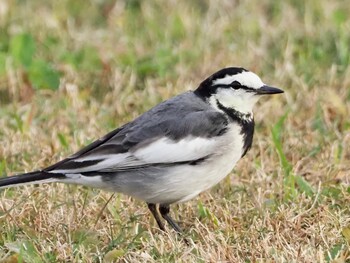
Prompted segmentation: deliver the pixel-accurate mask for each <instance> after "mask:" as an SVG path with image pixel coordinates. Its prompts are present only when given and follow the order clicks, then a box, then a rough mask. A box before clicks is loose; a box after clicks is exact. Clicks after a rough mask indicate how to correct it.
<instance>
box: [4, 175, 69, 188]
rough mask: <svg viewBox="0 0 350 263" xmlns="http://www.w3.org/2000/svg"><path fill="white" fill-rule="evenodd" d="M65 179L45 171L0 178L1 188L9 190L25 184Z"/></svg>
mask: <svg viewBox="0 0 350 263" xmlns="http://www.w3.org/2000/svg"><path fill="white" fill-rule="evenodd" d="M62 177H64V175H63V174H54V173H48V172H45V171H35V172H31V173H26V174H19V175H14V176H9V177H5V178H0V188H7V187H12V186H18V185H23V184H40V183H45V182H47V183H48V182H55V181H57V179H59V178H62Z"/></svg>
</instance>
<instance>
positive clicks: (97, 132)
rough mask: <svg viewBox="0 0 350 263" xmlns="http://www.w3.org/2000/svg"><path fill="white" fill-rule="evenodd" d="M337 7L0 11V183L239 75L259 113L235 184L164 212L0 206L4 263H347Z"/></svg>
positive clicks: (47, 197)
mask: <svg viewBox="0 0 350 263" xmlns="http://www.w3.org/2000/svg"><path fill="white" fill-rule="evenodd" d="M349 9H350V6H349V5H348V3H347V2H346V1H341V0H339V1H325V0H321V1H316V0H311V1H306V2H305V1H289V0H288V1H280V2H278V1H269V0H265V1H255V0H254V1H225V0H223V1H209V0H208V1H197V0H196V1H138V0H130V1H117V2H116V3H115V2H114V1H109V0H106V1H83V0H78V1H68V0H62V1H51V2H47V1H41V0H33V1H14V0H13V1H11V0H1V1H0V13H1V15H0V104H1V106H0V127H1V129H0V145H1V147H0V176H8V175H11V174H15V173H20V172H24V171H31V170H35V169H39V168H42V167H45V166H47V165H49V164H52V163H54V162H55V161H58V160H60V159H61V158H63V157H65V156H67V155H70V154H71V153H73V152H75V151H77V150H78V149H79V148H81V147H82V146H84V145H86V144H88V143H89V142H91V141H93V140H94V139H96V138H98V137H100V136H102V135H104V134H105V133H107V132H108V131H110V130H112V129H114V128H116V127H118V126H119V125H121V124H123V123H125V122H127V121H129V120H131V119H133V118H134V117H136V116H138V115H139V114H141V113H142V112H144V111H145V110H147V109H149V108H150V107H152V106H153V105H155V104H157V103H159V102H160V101H162V100H165V99H167V98H169V97H171V96H173V95H175V94H178V93H180V92H183V91H185V90H189V89H194V88H196V85H198V84H199V83H200V81H201V80H203V79H204V78H205V77H207V76H208V75H210V74H212V73H213V72H215V71H216V70H218V69H220V68H222V67H224V66H232V65H236V66H244V67H246V68H248V69H250V70H252V71H254V72H256V73H258V74H259V75H260V76H261V77H262V79H263V80H264V81H265V82H266V83H268V84H271V85H275V86H278V87H281V88H283V89H284V90H285V91H286V93H285V94H284V96H274V97H272V98H270V99H269V100H266V99H265V100H263V101H261V102H260V103H259V105H258V106H257V107H256V109H255V113H256V114H255V119H256V124H257V125H256V132H255V138H254V144H253V148H252V149H251V151H250V152H249V153H248V154H247V156H246V157H245V158H244V159H242V160H241V161H240V162H239V164H238V166H237V167H236V168H235V170H234V171H233V172H232V174H231V175H230V176H229V177H227V178H226V179H225V180H223V181H222V182H221V183H220V184H219V185H217V186H215V187H214V188H212V189H211V190H210V191H207V192H205V193H202V194H201V195H200V196H199V197H198V198H196V199H194V200H192V201H190V202H187V203H185V204H180V205H174V206H173V209H172V213H173V214H174V217H175V218H176V219H177V220H178V221H180V224H181V226H182V227H183V228H184V229H185V235H186V236H187V238H188V239H190V240H192V241H193V242H191V243H192V244H191V245H190V246H186V245H185V243H184V242H183V241H182V240H181V238H179V237H178V236H176V235H175V234H174V233H173V232H172V231H169V233H168V234H164V233H161V232H160V231H159V230H158V229H157V226H156V224H155V222H154V220H153V219H152V218H151V216H150V213H149V212H148V211H147V208H146V206H145V204H143V203H142V202H140V201H137V200H133V199H132V198H129V197H127V196H123V195H119V194H114V195H113V194H111V193H108V192H103V191H99V190H94V189H89V188H84V187H78V186H72V185H69V186H67V185H60V184H51V185H40V186H26V187H19V188H13V189H7V190H4V191H2V192H1V193H0V196H1V197H0V226H1V227H0V260H2V261H3V262H62V261H65V262H67V261H68V262H72V261H73V262H78V261H79V262H80V261H82V262H139V261H142V262H155V261H157V262H158V261H159V262H218V261H221V262H350V251H349V242H350V211H349V202H350V177H349V175H350V172H349V170H350V147H349V145H350V120H349V114H350V91H349V85H350V67H349V60H350V49H349V46H350V30H349V29H350V16H349V14H350V10H349Z"/></svg>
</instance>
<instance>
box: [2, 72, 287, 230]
mask: <svg viewBox="0 0 350 263" xmlns="http://www.w3.org/2000/svg"><path fill="white" fill-rule="evenodd" d="M283 92H284V91H283V90H281V89H279V88H276V87H272V86H268V85H266V84H265V83H264V82H263V81H262V80H261V79H260V77H259V76H258V75H256V74H255V73H253V72H251V71H249V70H246V69H245V68H242V67H226V68H223V69H221V70H219V71H217V72H216V73H214V74H212V75H211V76H209V77H208V78H206V79H205V80H204V81H202V82H201V83H200V84H199V86H198V87H197V88H196V89H194V90H191V91H187V92H184V93H181V94H179V95H177V96H175V97H172V98H170V99H168V100H165V101H163V102H161V103H160V104H158V105H156V106H154V107H153V108H151V109H150V110H148V111H146V112H145V113H143V114H142V115H140V116H139V117H137V118H135V119H134V120H132V121H130V122H128V123H126V124H124V125H122V126H121V127H119V128H117V129H115V130H113V131H111V132H109V133H108V134H106V135H105V136H103V137H101V138H100V139H98V140H96V141H94V142H93V143H91V144H89V145H87V146H86V147H84V148H82V149H81V150H80V151H78V152H76V153H75V154H73V155H71V156H69V157H67V158H65V159H63V160H61V161H59V162H57V163H55V164H53V165H51V166H48V167H46V168H44V169H41V170H37V171H33V172H29V173H24V174H18V175H13V176H7V177H4V178H1V179H0V189H2V188H8V187H13V186H19V185H24V184H40V183H51V182H59V183H68V184H78V185H84V186H88V187H95V188H100V189H104V190H109V191H112V192H118V193H122V194H125V195H128V196H132V197H134V198H136V199H139V200H143V201H145V202H146V204H147V206H148V209H149V210H150V212H151V214H152V215H153V217H154V219H155V221H156V222H157V224H158V226H159V228H160V229H161V230H163V231H166V229H165V224H164V223H165V222H164V220H165V221H166V222H167V223H168V224H169V225H170V226H171V227H172V228H173V229H174V230H175V231H176V232H178V233H182V229H181V228H180V227H179V225H178V223H177V222H175V220H174V219H173V218H172V217H171V215H170V205H172V204H176V203H183V202H186V201H189V200H190V199H192V198H194V197H196V196H197V195H199V194H200V193H202V192H203V191H206V190H208V189H209V188H211V187H212V186H214V185H216V184H217V183H219V182H220V181H221V180H222V179H223V178H225V177H226V176H227V175H228V174H229V173H230V172H231V171H232V169H233V168H234V166H235V165H236V163H237V162H238V161H239V160H240V159H241V158H242V157H244V156H245V155H246V153H247V151H248V150H249V149H250V148H251V146H252V141H253V133H254V116H253V107H254V105H255V104H256V102H257V101H258V100H259V99H260V98H261V96H263V95H272V94H278V93H283Z"/></svg>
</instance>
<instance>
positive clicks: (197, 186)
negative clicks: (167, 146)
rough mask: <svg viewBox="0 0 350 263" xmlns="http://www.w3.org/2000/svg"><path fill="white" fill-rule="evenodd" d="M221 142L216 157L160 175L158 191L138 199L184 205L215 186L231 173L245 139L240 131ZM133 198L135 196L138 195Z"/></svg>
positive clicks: (179, 166)
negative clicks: (181, 203) (182, 203)
mask: <svg viewBox="0 0 350 263" xmlns="http://www.w3.org/2000/svg"><path fill="white" fill-rule="evenodd" d="M221 139H222V143H221V144H220V147H221V148H218V151H217V153H215V154H213V155H212V156H210V157H209V158H208V159H206V160H204V161H203V162H199V163H198V164H194V165H178V166H174V167H169V168H168V169H167V170H166V171H164V172H163V173H159V175H158V177H157V181H156V182H155V185H153V186H156V187H153V188H152V190H151V191H142V196H139V198H140V199H143V200H146V201H147V202H150V203H163V204H166V203H168V204H170V203H177V202H184V201H187V200H189V199H192V198H194V197H195V196H197V195H198V194H199V193H201V192H203V191H205V190H207V189H209V188H211V187H212V186H214V185H216V184H217V183H218V182H220V181H221V180H222V179H223V178H224V177H226V176H227V175H228V174H229V173H230V172H231V171H232V169H233V167H234V166H235V165H236V163H237V161H238V160H239V159H240V158H241V156H242V149H243V138H242V135H241V134H240V133H239V131H237V130H233V131H231V133H229V134H228V135H227V136H226V137H223V138H221ZM149 185H152V183H150V184H148V186H149ZM140 194H141V192H140ZM131 195H134V196H136V195H135V192H134V193H133V194H131ZM136 197H137V196H136Z"/></svg>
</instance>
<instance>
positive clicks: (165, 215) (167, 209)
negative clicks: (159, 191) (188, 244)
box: [159, 205, 182, 233]
mask: <svg viewBox="0 0 350 263" xmlns="http://www.w3.org/2000/svg"><path fill="white" fill-rule="evenodd" d="M159 212H160V214H161V215H162V217H163V218H164V219H165V220H166V221H167V222H168V223H169V225H171V227H172V228H174V229H175V231H176V232H178V233H182V230H181V228H180V227H179V226H178V224H176V223H175V221H174V219H172V218H171V216H170V215H169V212H170V207H169V205H159Z"/></svg>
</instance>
